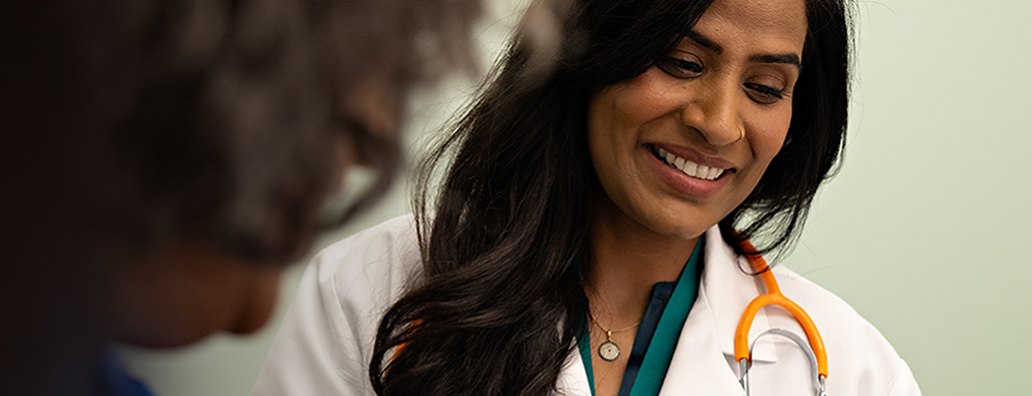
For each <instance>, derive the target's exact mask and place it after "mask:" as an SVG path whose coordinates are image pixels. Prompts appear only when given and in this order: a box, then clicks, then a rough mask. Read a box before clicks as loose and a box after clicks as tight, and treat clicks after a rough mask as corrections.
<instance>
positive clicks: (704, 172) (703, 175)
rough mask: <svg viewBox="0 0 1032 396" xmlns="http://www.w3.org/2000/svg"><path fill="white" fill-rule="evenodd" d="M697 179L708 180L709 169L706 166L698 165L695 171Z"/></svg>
mask: <svg viewBox="0 0 1032 396" xmlns="http://www.w3.org/2000/svg"><path fill="white" fill-rule="evenodd" d="M695 174H696V176H695V177H697V178H700V179H708V178H709V167H708V166H706V165H699V169H697V170H696V171H695Z"/></svg>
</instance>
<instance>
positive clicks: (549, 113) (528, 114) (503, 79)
mask: <svg viewBox="0 0 1032 396" xmlns="http://www.w3.org/2000/svg"><path fill="white" fill-rule="evenodd" d="M709 4H710V1H706V0H703V1H695V2H685V1H684V0H651V1H634V2H628V1H619V0H579V1H574V2H573V3H572V4H571V3H569V2H558V4H552V5H550V6H545V5H544V4H543V3H541V2H536V3H535V4H532V5H531V9H530V10H529V11H528V13H527V15H528V16H527V17H525V19H524V25H523V27H522V29H521V31H520V32H518V33H517V34H516V36H515V37H514V39H513V42H512V44H511V46H510V48H509V51H508V53H507V54H506V56H505V58H504V59H503V62H502V63H503V64H502V66H501V67H500V69H498V70H497V71H496V73H495V77H494V79H493V80H492V81H491V82H489V83H488V84H487V85H486V89H485V90H484V91H483V93H482V94H481V95H480V97H478V98H477V101H476V102H475V105H474V106H473V107H472V108H471V109H470V110H469V111H468V112H467V113H466V114H465V116H464V117H463V118H462V119H461V120H460V122H459V123H458V124H457V126H456V128H455V130H454V133H453V134H452V135H451V136H450V137H449V138H448V139H447V140H446V141H445V142H444V143H443V144H442V145H441V146H440V147H439V148H437V149H436V151H434V152H433V153H432V154H431V155H430V156H429V158H428V159H427V160H426V162H425V163H424V164H423V167H422V169H421V173H420V176H419V183H420V186H421V187H420V191H419V194H418V196H417V201H416V206H417V207H416V209H417V228H418V229H419V232H420V243H421V249H422V252H421V253H422V257H423V279H421V280H420V282H421V283H420V284H419V285H417V286H415V287H414V288H413V289H412V290H410V291H409V292H407V293H406V294H405V295H404V296H403V297H402V298H401V299H400V300H399V301H398V302H397V303H395V305H394V306H392V307H391V308H390V310H388V312H387V313H386V314H385V316H384V318H383V320H382V321H381V323H380V327H379V329H378V333H377V336H376V344H375V347H374V352H373V356H372V361H371V362H370V372H369V375H370V380H371V381H372V385H373V388H374V390H375V391H376V392H377V394H379V395H414V394H420V395H465V394H469V395H473V394H476V395H484V394H487V395H502V394H504V395H546V394H549V393H550V392H552V391H553V390H554V388H555V383H556V379H557V377H558V374H559V372H560V370H561V369H562V367H563V365H564V363H565V362H566V358H567V356H568V354H569V352H570V351H571V348H573V345H574V340H575V338H576V336H577V333H578V331H579V330H578V329H579V328H580V327H579V323H580V320H581V319H580V318H581V315H583V305H582V304H583V298H582V296H583V294H582V293H583V291H582V285H581V283H580V280H579V277H578V275H577V273H576V270H575V263H577V262H578V261H579V260H585V259H586V258H587V255H588V254H589V247H588V246H587V233H588V211H587V207H588V205H587V203H588V202H590V201H591V194H592V191H594V190H593V189H594V188H596V183H597V177H596V175H595V174H594V169H593V167H592V166H591V160H590V154H589V153H588V149H587V147H588V144H587V128H586V114H587V102H588V98H589V97H590V96H591V95H592V94H593V93H595V92H597V91H598V90H599V89H601V88H602V87H605V86H609V85H613V84H616V83H618V82H621V81H625V80H628V79H630V78H633V77H635V76H637V75H639V74H641V73H643V72H644V71H646V70H647V69H648V68H649V67H651V66H652V64H653V62H654V60H655V59H657V58H659V57H660V56H662V55H663V54H665V53H666V51H667V50H668V49H669V47H670V46H671V45H672V43H674V42H676V41H677V40H679V39H680V38H681V37H682V35H683V33H684V32H685V29H686V28H687V27H690V26H691V25H693V24H694V22H695V21H696V20H697V19H698V18H699V17H700V16H701V15H702V14H703V12H705V10H706V8H707V7H709ZM536 7H542V8H536ZM549 7H551V8H549ZM542 10H545V11H550V12H545V11H542ZM541 15H551V16H554V18H553V19H549V18H544V19H545V20H546V21H547V20H551V21H554V22H555V25H552V27H558V29H557V30H558V31H559V32H560V34H559V37H558V38H557V40H558V41H556V42H547V41H546V42H544V43H543V44H542V42H541V39H540V38H537V37H539V34H538V33H537V31H540V30H545V31H547V30H548V29H545V28H542V26H540V25H541V23H542V21H541V20H534V19H535V18H541ZM807 17H808V23H809V26H810V29H809V30H810V31H809V34H808V36H807V38H806V43H805V47H804V50H803V68H804V72H803V74H802V75H801V76H800V79H799V81H798V82H797V84H796V88H795V96H794V101H793V103H794V104H793V106H794V107H793V112H794V116H793V120H792V124H791V127H790V130H789V132H788V137H787V139H786V143H785V147H784V148H783V149H782V150H781V152H780V154H779V155H778V156H777V157H776V158H775V160H774V161H773V163H771V165H770V167H769V168H768V170H767V172H766V174H765V175H764V177H763V180H761V182H760V184H759V186H758V187H757V188H756V190H755V191H754V192H753V193H752V195H750V196H749V197H748V199H747V200H746V201H745V202H744V203H743V204H742V205H741V206H740V207H739V208H738V209H736V210H735V211H733V212H732V213H731V214H730V215H728V216H727V218H725V219H723V220H722V221H721V222H720V224H721V227H722V228H730V227H733V226H735V225H736V223H737V222H740V221H743V220H742V219H752V222H751V223H750V224H748V225H746V226H745V227H743V228H742V230H743V231H742V236H743V237H746V238H748V237H750V236H753V235H756V234H758V233H761V232H762V233H764V234H766V235H775V237H774V238H773V239H772V240H771V242H770V243H769V244H767V245H765V246H764V249H765V250H770V249H775V248H778V247H782V246H786V244H789V243H790V242H791V240H792V235H794V233H795V232H796V230H798V225H799V224H801V222H802V221H803V220H804V217H805V214H806V210H807V208H808V207H809V204H810V202H811V200H812V198H813V195H814V193H815V192H816V189H817V187H818V186H819V185H820V183H821V182H822V181H823V180H824V179H825V178H826V177H827V175H828V174H829V172H830V170H831V168H832V165H833V164H834V163H835V162H836V160H837V158H838V156H839V151H840V147H841V142H842V139H843V135H844V132H845V127H846V106H847V98H848V90H847V88H848V66H849V64H848V62H849V61H848V59H849V57H848V55H849V47H850V46H849V42H848V36H849V35H848V30H849V29H848V26H849V24H848V22H847V20H846V18H845V7H844V5H843V4H842V3H841V0H828V1H824V0H808V1H807ZM529 26H533V27H534V29H537V30H536V31H531V30H529V29H530V28H528V27H529ZM545 27H548V26H545ZM542 48H544V49H542ZM549 48H551V49H552V51H551V52H550V51H549ZM550 54H554V57H553V58H551V59H547V57H548V56H549V55H550ZM542 58H546V59H545V60H542ZM453 150H454V157H453V158H452V157H449V155H450V154H451V153H453ZM449 159H450V161H449ZM445 163H448V164H450V165H449V166H448V168H447V172H446V177H445V179H444V182H443V185H442V186H440V190H435V191H439V192H437V193H436V197H435V200H431V199H430V197H432V196H434V194H433V193H432V192H431V187H430V186H431V185H432V180H433V175H434V173H435V172H436V170H437V169H439V168H440V167H441V165H442V164H445ZM430 207H432V208H433V214H432V215H431V214H429V213H430V209H428V208H430ZM750 213H754V214H752V215H750ZM724 234H725V238H733V237H732V236H731V233H724Z"/></svg>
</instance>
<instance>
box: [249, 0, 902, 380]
mask: <svg viewBox="0 0 1032 396" xmlns="http://www.w3.org/2000/svg"><path fill="white" fill-rule="evenodd" d="M574 3H575V4H572V5H570V4H565V3H563V4H562V5H565V6H569V8H568V9H563V6H562V5H561V6H555V7H553V10H552V11H553V12H554V14H553V15H555V16H556V21H557V24H556V26H559V27H561V28H560V32H561V34H560V37H561V39H560V41H559V42H558V43H557V45H554V46H551V47H550V46H548V45H537V46H535V45H534V42H533V40H532V39H531V38H532V37H538V36H537V34H538V33H539V32H540V31H547V29H543V28H541V27H540V26H538V27H536V29H533V30H531V29H527V26H532V25H535V24H533V23H525V24H524V28H525V30H524V31H523V34H519V35H517V36H516V38H515V40H514V42H513V45H512V46H511V49H510V51H509V53H508V55H507V57H506V58H505V61H504V65H503V66H502V67H501V69H500V71H499V74H498V75H497V77H496V79H495V80H494V81H493V82H492V83H491V84H490V85H489V86H488V87H487V89H486V91H485V93H484V94H483V95H482V96H481V97H480V98H479V100H478V102H477V104H476V105H475V106H474V107H473V108H472V109H471V111H470V112H469V113H468V114H466V116H465V118H464V119H463V120H462V122H461V123H460V124H459V125H458V127H457V130H456V133H455V134H454V135H453V136H452V138H451V139H450V140H449V141H448V142H446V144H445V145H444V146H443V147H442V148H441V149H439V150H438V151H436V152H435V155H434V156H433V157H432V158H431V159H430V160H429V162H428V165H427V166H426V167H425V168H424V172H423V174H422V175H423V177H422V185H423V186H424V190H423V194H422V195H421V196H422V197H423V198H422V199H421V200H420V201H419V203H420V205H419V208H420V209H423V208H426V207H428V206H431V205H430V204H429V203H428V202H429V200H428V199H426V197H427V195H428V193H427V190H426V187H425V186H427V185H428V184H429V179H430V175H432V171H433V169H434V167H433V166H434V165H436V164H440V163H442V162H444V161H445V160H444V159H445V158H447V157H446V154H449V153H450V151H448V150H449V148H452V147H454V148H457V152H456V153H455V156H454V159H453V160H452V161H451V163H450V167H449V168H448V170H447V176H446V179H445V182H444V185H443V187H442V189H441V191H440V193H439V195H438V196H437V197H436V201H435V202H436V203H435V204H434V205H433V215H432V216H431V215H428V214H427V213H428V210H426V209H423V210H422V211H420V212H418V213H417V216H416V217H415V221H414V222H415V224H413V219H411V218H407V217H405V218H399V219H396V220H393V221H390V222H388V223H385V224H383V225H381V226H378V227H376V228H374V229H371V230H368V231H366V232H363V233H361V234H359V235H356V236H354V237H352V238H349V239H348V240H345V241H343V242H341V243H338V244H337V245H335V246H333V247H330V248H329V249H327V250H326V251H324V252H323V253H322V254H321V255H320V256H319V257H317V258H316V259H315V262H314V263H313V266H312V267H311V268H310V269H309V271H308V274H306V276H305V279H304V280H303V282H302V286H301V289H300V291H299V293H298V297H297V300H296V302H295V303H294V306H293V308H292V309H291V312H290V313H289V314H288V317H287V319H286V322H285V324H284V327H283V329H282V330H281V332H280V334H279V336H278V340H277V342H276V343H275V344H274V345H273V348H272V350H271V351H270V355H269V358H268V361H267V363H266V365H265V367H264V369H263V373H262V378H261V379H260V380H259V383H258V385H257V386H256V388H255V392H254V394H259V395H260V394H298V395H300V394H311V393H317V392H321V393H323V394H347V395H358V394H369V393H370V392H371V391H375V392H376V394H379V395H416V394H418V395H456V394H471V395H472V394H477V395H480V394H513V395H516V394H519V395H546V394H552V393H553V392H556V391H558V392H559V393H562V394H577V395H589V394H594V395H618V394H619V395H628V394H630V395H639V394H641V395H645V394H649V395H656V394H662V395H668V394H674V393H680V392H691V393H693V394H701V395H711V394H742V386H741V385H740V384H739V382H738V375H739V374H740V373H739V366H738V364H737V363H736V362H735V360H734V354H733V352H734V351H733V347H732V344H733V343H732V340H733V335H734V333H735V327H736V325H737V323H738V320H739V318H740V317H741V315H742V312H743V311H744V310H745V307H746V305H747V304H748V302H749V301H750V300H751V299H752V298H754V297H756V296H757V295H759V294H762V293H764V292H765V290H764V287H763V285H762V283H760V281H759V277H758V276H756V274H755V273H752V270H751V268H749V265H748V264H747V262H748V260H747V259H748V258H749V257H747V256H748V254H746V251H745V248H744V247H743V246H745V244H744V242H743V241H745V240H746V239H749V238H752V239H754V240H756V242H763V243H762V245H761V247H762V249H761V251H762V252H771V251H775V250H776V249H784V248H785V247H786V246H788V245H789V244H790V242H791V241H792V240H793V237H794V236H796V235H798V232H799V228H800V226H801V225H802V223H803V219H804V217H805V214H806V211H807V208H808V207H809V204H810V202H811V200H812V198H813V195H814V193H815V192H816V190H817V187H818V186H819V185H820V183H821V182H822V181H823V180H824V179H825V178H826V177H827V176H828V175H829V172H830V170H831V169H832V165H833V164H834V163H835V162H836V160H837V158H838V156H839V150H840V147H841V145H842V141H843V135H844V132H845V127H846V110H847V102H848V92H847V86H848V84H847V82H848V65H849V58H848V54H849V45H848V44H849V38H848V30H849V29H848V24H847V20H846V16H845V6H844V4H843V2H842V1H841V0H805V1H804V0H769V1H762V2H756V1H748V0H714V1H712V2H707V1H684V0H679V1H665V0H652V1H635V2H626V1H616V0H581V1H576V2H574ZM541 6H542V4H535V5H532V6H531V11H528V16H533V15H542V13H541V12H540V11H541V9H539V8H536V7H541ZM528 18H529V17H528ZM542 48H545V49H547V48H556V51H555V52H556V53H558V55H556V59H554V62H551V63H549V62H543V61H542V60H541V57H542V56H547V54H549V52H548V51H547V50H542ZM542 54H544V55H542ZM734 230H738V232H735V231H734ZM417 231H418V233H417ZM416 235H418V238H417V237H416ZM417 240H418V244H417ZM773 271H774V273H775V274H776V275H777V277H778V279H779V280H780V281H781V290H782V291H783V292H784V293H785V294H786V295H788V296H789V297H791V298H793V299H795V300H796V301H797V302H798V303H799V304H801V305H802V306H803V307H804V308H805V309H807V310H808V311H809V312H810V315H811V316H812V317H813V319H814V321H815V322H816V324H817V327H818V328H820V329H821V331H822V332H823V335H824V343H825V345H826V347H827V352H828V359H829V362H830V363H829V365H830V370H831V371H830V373H829V377H828V379H827V387H828V393H829V394H834V395H866V394H893V395H897V394H908V395H909V394H919V391H918V389H917V386H916V384H915V382H914V379H913V376H912V375H911V373H910V371H909V369H908V368H907V366H906V364H905V363H904V362H903V361H902V360H901V359H900V358H899V357H898V355H896V353H895V352H894V351H893V349H892V347H891V346H889V345H888V343H887V342H886V341H885V340H884V338H883V337H881V335H880V334H878V332H877V331H876V330H875V329H873V327H871V325H870V324H868V323H867V322H865V321H864V320H863V319H862V318H860V317H859V315H857V314H856V313H855V312H854V311H853V310H852V309H851V308H849V306H848V305H846V304H845V303H844V302H842V301H841V300H839V299H837V298H836V297H834V296H833V295H831V294H830V293H828V292H827V291H824V290H822V289H820V288H819V287H818V286H816V285H813V284H812V283H809V282H807V281H806V280H804V279H802V278H800V277H799V276H798V275H795V274H793V273H791V272H790V271H789V270H787V269H784V268H781V267H776V268H775V269H774V270H773ZM375 322H379V326H378V327H376V326H375V325H374V324H373V323H375ZM766 328H785V329H789V330H790V331H793V332H796V333H799V334H802V332H801V330H800V327H799V325H798V324H797V322H796V321H795V320H794V319H792V317H791V316H789V315H787V314H786V313H784V312H783V311H781V310H779V309H777V308H767V309H765V310H763V311H761V313H760V314H759V315H758V316H757V319H756V320H755V322H754V323H753V326H752V332H751V334H752V335H753V337H755V336H756V335H757V334H759V333H760V332H761V331H763V330H765V329H766ZM752 360H753V363H754V365H755V366H754V368H753V370H752V372H751V373H750V376H751V377H752V378H751V382H752V384H753V387H754V388H755V389H757V391H756V392H755V393H757V394H761V393H762V394H808V393H811V394H812V392H813V384H812V382H811V381H808V380H807V375H808V372H809V364H808V362H807V361H806V360H804V355H803V354H801V353H799V350H798V349H797V347H796V346H795V344H793V343H792V342H791V341H786V340H782V339H779V338H772V337H765V338H762V339H761V340H760V342H758V343H757V344H756V346H755V347H754V348H753V355H752ZM365 376H368V378H365ZM761 389H762V391H761Z"/></svg>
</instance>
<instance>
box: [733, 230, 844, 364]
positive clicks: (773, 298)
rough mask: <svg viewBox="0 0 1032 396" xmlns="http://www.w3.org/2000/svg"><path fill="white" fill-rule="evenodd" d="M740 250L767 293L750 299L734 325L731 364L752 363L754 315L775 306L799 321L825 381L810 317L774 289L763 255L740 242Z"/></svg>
mask: <svg viewBox="0 0 1032 396" xmlns="http://www.w3.org/2000/svg"><path fill="white" fill-rule="evenodd" d="M741 247H742V250H744V251H745V256H746V258H747V259H748V260H749V264H751V265H752V266H753V268H754V269H756V271H757V272H759V274H760V278H762V279H763V285H764V286H766V287H767V294H762V295H760V296H758V297H756V298H754V299H753V300H752V301H751V302H749V305H748V306H747V307H745V313H744V314H742V319H741V320H740V321H739V322H738V330H736V331H735V361H736V362H739V363H741V362H742V359H745V360H746V361H747V362H749V363H750V364H751V363H752V359H751V358H750V355H749V328H750V327H752V322H753V319H755V318H756V313H757V312H759V311H760V308H763V307H765V306H767V305H777V306H779V307H782V308H784V309H786V310H788V312H789V313H791V314H792V316H794V317H795V318H796V320H797V321H799V325H801V326H802V327H803V331H804V332H806V338H807V339H808V341H809V342H810V348H811V349H812V350H813V353H814V355H815V357H816V359H817V373H818V374H820V375H821V376H824V377H825V378H827V376H828V354H827V352H826V351H825V350H824V341H823V340H821V335H820V333H819V332H818V331H817V326H816V325H814V324H813V320H812V319H810V315H807V314H806V311H804V310H803V308H802V307H800V306H799V304H796V303H795V302H794V301H792V300H790V299H789V298H788V297H785V295H784V294H781V288H779V287H778V282H777V280H775V279H774V271H771V270H770V267H768V266H767V262H766V261H765V260H763V256H760V254H759V253H757V252H756V248H755V247H753V245H752V244H751V243H749V241H747V240H742V243H741Z"/></svg>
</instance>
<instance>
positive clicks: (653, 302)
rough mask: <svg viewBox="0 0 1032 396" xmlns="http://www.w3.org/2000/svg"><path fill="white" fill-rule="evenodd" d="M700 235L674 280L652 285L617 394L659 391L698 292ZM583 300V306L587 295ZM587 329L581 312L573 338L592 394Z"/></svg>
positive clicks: (646, 394)
mask: <svg viewBox="0 0 1032 396" xmlns="http://www.w3.org/2000/svg"><path fill="white" fill-rule="evenodd" d="M704 239H705V235H703V236H702V237H700V238H699V240H698V242H696V244H695V248H694V250H693V251H692V255H691V257H690V258H689V259H688V262H687V263H685V266H684V269H682V271H681V275H680V276H678V279H677V281H676V282H658V283H656V284H655V285H653V288H652V295H651V299H650V302H649V305H648V307H647V308H646V310H645V315H644V317H643V318H642V322H641V325H640V326H639V328H638V331H637V333H636V334H635V337H634V344H633V346H632V349H631V355H630V357H629V359H628V362H627V368H626V369H625V371H624V378H623V380H622V381H621V385H620V391H619V393H618V395H619V396H654V395H658V394H659V389H660V388H661V387H662V384H663V379H664V377H665V376H666V371H667V369H668V368H669V366H670V360H671V359H672V358H673V354H674V349H675V348H676V347H677V339H678V338H679V336H680V334H681V329H682V328H683V327H684V322H685V320H687V318H688V313H689V311H690V310H691V306H692V304H694V302H695V299H696V297H697V296H698V291H699V280H700V278H701V276H702V265H700V263H701V262H702V257H701V256H702V254H703V253H702V250H703V246H705V243H704ZM578 270H579V268H578ZM584 301H585V307H586V306H587V297H585V300H584ZM588 330H589V329H588V327H587V316H586V315H582V318H581V332H580V334H581V336H579V337H578V338H577V348H578V349H579V351H580V355H581V360H582V361H583V363H584V369H585V371H586V374H587V377H588V385H589V387H590V388H591V394H592V396H594V395H595V378H594V372H593V371H594V370H593V369H592V363H591V362H592V359H591V357H592V353H593V351H592V350H591V339H590V336H589V335H588V334H589V331H588Z"/></svg>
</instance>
